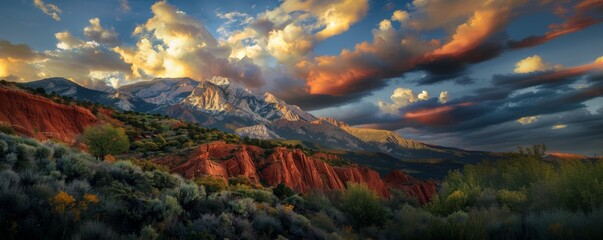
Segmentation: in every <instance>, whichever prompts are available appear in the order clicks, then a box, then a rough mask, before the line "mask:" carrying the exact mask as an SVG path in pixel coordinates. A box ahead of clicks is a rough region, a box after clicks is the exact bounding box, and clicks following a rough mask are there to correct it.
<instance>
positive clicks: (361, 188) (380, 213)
mask: <svg viewBox="0 0 603 240" xmlns="http://www.w3.org/2000/svg"><path fill="white" fill-rule="evenodd" d="M341 209H342V210H343V211H344V212H345V213H347V214H349V215H350V216H351V217H352V219H353V220H354V223H355V225H356V226H370V225H381V224H382V223H383V221H384V219H385V209H384V208H383V206H382V205H381V203H380V201H379V197H378V196H377V195H375V193H374V192H373V191H371V190H370V189H368V187H367V186H366V185H364V184H354V183H352V184H349V185H348V188H347V189H346V190H345V192H344V194H343V199H342V200H341Z"/></svg>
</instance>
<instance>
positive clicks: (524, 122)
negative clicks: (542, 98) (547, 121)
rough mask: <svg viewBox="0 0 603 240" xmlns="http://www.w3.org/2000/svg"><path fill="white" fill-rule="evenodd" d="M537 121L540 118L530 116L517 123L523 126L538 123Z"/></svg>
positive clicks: (518, 120)
mask: <svg viewBox="0 0 603 240" xmlns="http://www.w3.org/2000/svg"><path fill="white" fill-rule="evenodd" d="M536 120H538V116H529V117H522V118H520V119H517V122H518V123H520V124H522V125H528V124H531V123H534V122H536Z"/></svg>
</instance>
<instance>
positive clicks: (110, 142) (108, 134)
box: [82, 124, 130, 160]
mask: <svg viewBox="0 0 603 240" xmlns="http://www.w3.org/2000/svg"><path fill="white" fill-rule="evenodd" d="M82 138H83V140H84V143H86V145H88V148H89V151H90V153H91V154H92V155H94V156H95V157H96V159H97V160H98V159H101V158H102V157H104V156H105V155H107V154H111V155H117V154H120V153H123V152H125V151H127V150H128V149H129V148H130V140H129V139H128V136H126V133H125V130H124V129H123V128H114V127H113V126H111V125H110V124H105V125H99V126H94V127H88V128H86V129H85V130H84V133H83V135H82Z"/></svg>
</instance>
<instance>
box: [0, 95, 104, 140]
mask: <svg viewBox="0 0 603 240" xmlns="http://www.w3.org/2000/svg"><path fill="white" fill-rule="evenodd" d="M0 122H1V123H0V124H6V125H10V126H11V127H12V128H13V129H14V130H15V131H16V132H18V133H20V134H23V135H26V136H29V137H35V138H37V139H40V140H45V139H56V140H59V141H62V142H65V143H69V144H73V143H75V140H76V138H77V136H78V135H80V134H81V133H82V132H83V131H84V128H85V127H87V126H91V125H94V124H97V123H98V119H97V117H96V116H94V115H93V114H92V113H91V112H90V110H88V109H85V108H82V107H78V106H71V105H63V104H58V103H55V102H53V101H52V100H50V99H47V98H44V97H41V96H36V95H33V94H30V93H27V92H24V91H21V90H17V89H10V88H0Z"/></svg>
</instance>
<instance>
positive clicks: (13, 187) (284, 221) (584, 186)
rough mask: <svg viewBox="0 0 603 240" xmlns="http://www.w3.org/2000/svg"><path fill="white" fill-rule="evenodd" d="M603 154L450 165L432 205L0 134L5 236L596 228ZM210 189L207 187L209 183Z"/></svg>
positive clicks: (594, 234)
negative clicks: (455, 168) (305, 189)
mask: <svg viewBox="0 0 603 240" xmlns="http://www.w3.org/2000/svg"><path fill="white" fill-rule="evenodd" d="M601 176H603V164H602V163H601V162H576V161H574V162H567V163H563V164H562V165H552V164H550V163H546V162H542V161H540V159H539V158H538V157H536V156H529V155H525V154H524V155H517V156H515V157H514V158H513V159H510V160H504V161H501V162H500V164H499V165H493V164H490V163H483V164H478V165H474V166H468V167H467V168H466V169H465V171H464V172H453V173H451V174H450V175H449V177H448V178H447V179H446V181H445V182H444V183H443V185H444V187H443V188H442V190H441V191H440V193H439V196H438V200H436V201H434V202H433V203H432V204H431V205H429V206H427V207H425V208H419V207H418V205H417V204H416V202H414V201H413V200H412V199H410V198H407V197H405V196H404V195H403V194H401V193H395V194H393V197H392V198H390V199H388V200H384V199H380V198H378V197H376V196H375V195H374V193H372V192H371V191H370V190H368V189H367V188H366V187H364V186H362V185H351V186H349V187H348V188H347V189H346V190H344V191H341V192H339V191H337V192H330V193H329V192H327V193H316V192H310V193H308V194H305V195H303V196H301V195H295V194H294V193H293V192H291V191H290V190H286V188H285V187H284V186H282V185H279V186H278V187H277V188H275V189H274V190H272V189H269V188H263V187H260V186H257V185H246V183H245V181H240V180H237V179H232V181H229V182H230V185H228V186H222V187H219V188H215V185H213V184H211V181H196V182H192V181H187V180H183V179H182V178H180V177H178V176H175V175H171V174H169V173H167V172H166V171H165V169H164V168H163V167H161V166H158V165H155V164H152V163H150V162H147V161H137V160H130V161H116V162H113V163H109V162H106V161H103V162H99V161H96V160H95V158H93V157H92V156H90V155H88V154H87V153H84V152H80V151H78V150H74V149H70V148H66V147H64V146H62V145H60V144H57V143H52V142H44V143H40V142H37V141H35V140H31V139H26V138H21V137H15V136H9V135H5V134H0V236H2V238H3V239H24V238H27V239H31V238H35V239H40V238H46V239H59V238H60V239H69V238H72V239H89V238H95V237H96V238H110V239H120V238H122V239H138V238H141V239H174V238H181V239H188V238H194V239H199V238H201V239H222V238H230V239H258V238H263V239H265V238H277V237H285V238H289V239H365V238H374V239H403V238H404V239H513V238H524V239H554V238H560V239H600V238H601V237H602V236H603V229H601V228H600V226H601V224H603V208H602V206H601V204H602V203H603V194H602V189H603V187H602V186H601V182H602V181H601ZM210 189H211V191H210Z"/></svg>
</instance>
